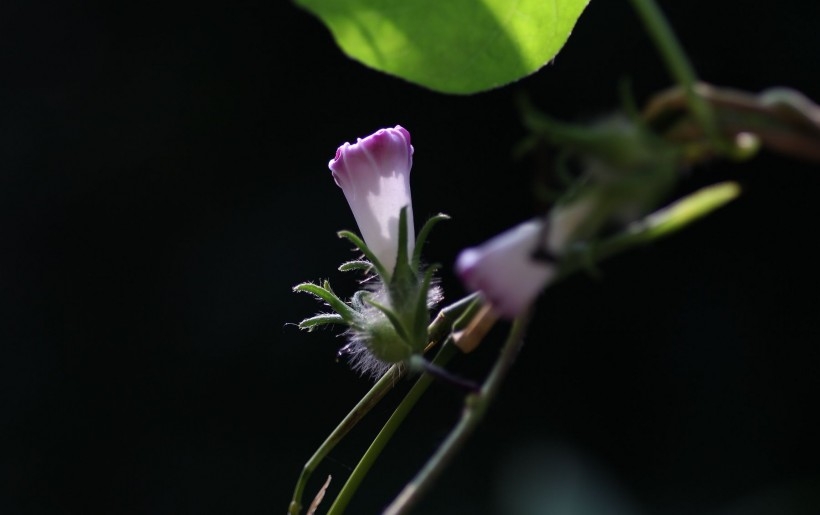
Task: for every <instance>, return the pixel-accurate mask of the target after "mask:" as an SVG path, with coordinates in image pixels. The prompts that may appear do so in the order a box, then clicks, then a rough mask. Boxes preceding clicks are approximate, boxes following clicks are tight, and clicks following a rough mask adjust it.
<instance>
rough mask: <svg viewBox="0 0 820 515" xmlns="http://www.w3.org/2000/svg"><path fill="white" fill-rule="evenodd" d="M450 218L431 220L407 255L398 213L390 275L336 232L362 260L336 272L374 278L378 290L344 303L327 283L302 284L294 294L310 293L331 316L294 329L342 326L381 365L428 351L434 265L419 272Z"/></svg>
mask: <svg viewBox="0 0 820 515" xmlns="http://www.w3.org/2000/svg"><path fill="white" fill-rule="evenodd" d="M447 219H449V217H448V216H447V215H444V214H438V215H436V216H433V217H431V218H430V219H429V220H428V221H427V222H426V223H425V224H424V226H423V227H422V229H421V231H420V232H419V235H418V237H417V238H416V242H415V248H414V250H413V253H412V255H411V254H410V253H409V252H408V251H407V249H408V246H407V241H408V234H407V232H408V231H407V207H404V208H402V209H401V211H400V213H399V234H398V242H397V243H398V246H399V247H398V252H397V256H396V263H395V264H394V266H393V267H392V270H390V272H388V268H387V267H385V264H384V263H381V262H379V260H378V259H377V258H376V256H375V255H374V254H373V252H371V251H370V249H369V248H368V247H367V244H366V243H365V242H364V241H363V240H362V239H361V238H360V237H359V236H357V235H356V234H354V233H352V232H350V231H340V232H339V237H341V238H345V239H347V240H349V241H350V242H351V243H353V244H354V245H355V246H356V248H357V249H358V250H359V251H361V253H362V254H363V255H364V259H359V260H354V261H348V262H346V263H344V264H342V265H341V266H340V267H339V270H340V271H353V270H356V271H360V272H363V273H365V274H373V273H375V274H376V275H377V276H378V277H379V279H381V284H380V285H377V286H376V287H374V288H372V289H368V290H359V291H357V292H356V293H355V294H354V295H353V296H351V297H350V299H349V300H348V301H343V300H342V299H340V298H339V297H338V296H336V294H335V293H334V292H333V290H332V289H331V288H330V284H329V283H328V282H327V281H324V283H323V284H322V285H321V286H320V285H318V284H313V283H302V284H299V285H297V286H296V287H294V291H298V292H304V293H309V294H311V295H313V296H314V297H316V298H317V299H319V300H321V301H323V302H324V303H325V304H326V305H327V306H329V307H330V308H331V309H332V310H333V313H320V314H317V315H315V316H312V317H309V318H306V319H305V320H303V321H302V322H300V323H299V328H300V329H304V330H307V331H311V330H313V329H315V328H316V327H318V326H321V325H328V324H336V325H343V326H347V327H348V328H349V329H350V330H351V332H352V333H353V334H354V335H355V336H354V337H355V338H356V339H357V340H358V341H361V342H362V343H364V344H365V345H366V346H367V348H368V350H369V351H370V352H371V353H372V354H373V355H374V356H375V357H376V358H378V359H379V360H381V361H383V362H385V363H398V362H403V361H405V360H407V359H408V358H409V357H410V356H412V355H413V354H420V353H421V352H422V351H423V350H424V347H425V346H426V345H427V341H428V334H427V327H428V325H429V322H430V314H429V309H428V306H427V304H428V298H429V297H430V289H431V288H433V284H432V283H433V275H434V273H435V271H436V270H437V269H438V267H437V266H436V265H433V266H427V267H422V265H421V251H422V248H423V246H424V243H425V241H426V240H427V237H428V236H429V234H430V231H431V229H432V228H433V226H434V225H435V224H437V223H438V222H440V221H442V220H447Z"/></svg>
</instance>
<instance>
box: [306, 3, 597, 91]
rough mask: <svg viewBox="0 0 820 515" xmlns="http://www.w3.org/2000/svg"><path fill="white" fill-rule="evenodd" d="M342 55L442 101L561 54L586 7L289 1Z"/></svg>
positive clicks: (531, 68)
mask: <svg viewBox="0 0 820 515" xmlns="http://www.w3.org/2000/svg"><path fill="white" fill-rule="evenodd" d="M295 2H296V3H297V4H298V5H300V6H302V7H304V8H305V9H307V10H308V11H310V12H312V13H313V14H315V15H316V16H318V17H319V18H320V19H321V20H322V21H323V22H324V23H325V24H326V25H327V26H328V28H329V29H330V31H331V32H332V33H333V36H334V38H335V39H336V42H337V43H338V45H339V46H340V47H341V48H342V50H343V51H344V52H345V53H346V54H347V55H348V56H350V57H352V58H353V59H356V60H358V61H360V62H362V63H363V64H365V65H367V66H370V67H372V68H375V69H377V70H380V71H383V72H385V73H389V74H391V75H396V76H398V77H401V78H403V79H406V80H408V81H410V82H414V83H416V84H419V85H421V86H425V87H427V88H430V89H433V90H436V91H439V92H442V93H461V94H467V93H476V92H479V91H485V90H488V89H492V88H496V87H499V86H503V85H505V84H509V83H511V82H514V81H516V80H518V79H521V78H522V77H525V76H527V75H530V74H531V73H533V72H535V71H537V70H538V69H540V68H541V67H542V66H544V65H545V64H547V63H548V62H549V61H550V60H551V59H552V58H553V57H555V55H556V54H557V53H558V51H559V50H561V47H563V46H564V43H565V42H566V40H567V38H568V37H569V35H570V32H572V28H573V27H574V26H575V22H576V20H577V19H578V17H579V16H581V13H582V12H583V10H584V8H585V7H586V6H587V4H588V3H589V0H295Z"/></svg>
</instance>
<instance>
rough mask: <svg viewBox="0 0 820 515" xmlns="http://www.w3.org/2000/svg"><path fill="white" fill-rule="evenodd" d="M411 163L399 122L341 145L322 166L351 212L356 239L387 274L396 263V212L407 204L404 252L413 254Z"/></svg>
mask: <svg viewBox="0 0 820 515" xmlns="http://www.w3.org/2000/svg"><path fill="white" fill-rule="evenodd" d="M412 165H413V146H412V145H411V144H410V133H409V132H407V130H406V129H404V128H403V127H401V126H399V125H396V127H394V128H392V129H390V128H388V129H380V130H378V131H376V132H375V133H374V134H371V135H370V136H368V137H366V138H364V139H362V138H359V139H358V140H357V141H356V143H353V144H352V145H351V144H350V143H345V144H344V145H342V146H341V147H339V149H338V150H337V151H336V157H334V158H333V159H332V160H331V161H330V163H329V164H328V166H329V168H330V170H331V171H332V172H333V178H334V180H335V181H336V184H337V185H339V187H341V188H342V191H343V192H344V194H345V197H346V198H347V203H348V204H349V205H350V209H351V210H352V211H353V216H354V217H355V218H356V223H357V224H358V225H359V231H360V232H361V234H362V238H363V239H364V241H365V243H366V244H367V246H368V247H369V248H370V250H371V251H372V252H373V254H375V256H376V258H378V260H379V261H380V262H381V263H382V265H384V266H385V267H386V268H387V269H388V270H389V271H391V272H392V271H393V268H394V267H395V265H396V256H397V251H398V245H399V244H398V236H399V212H400V211H401V208H403V207H404V206H407V238H408V243H407V246H408V249H407V251H408V254H412V252H413V243H414V240H415V230H414V227H413V205H412V199H411V197H410V168H411V167H412Z"/></svg>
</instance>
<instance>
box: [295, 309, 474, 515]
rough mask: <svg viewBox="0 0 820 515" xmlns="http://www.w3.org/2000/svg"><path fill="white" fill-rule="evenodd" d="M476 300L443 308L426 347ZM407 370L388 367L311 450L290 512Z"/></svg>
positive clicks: (441, 336) (299, 507)
mask: <svg viewBox="0 0 820 515" xmlns="http://www.w3.org/2000/svg"><path fill="white" fill-rule="evenodd" d="M476 302H478V296H477V295H476V294H472V295H468V296H467V297H464V298H462V299H460V300H458V301H456V302H454V303H452V304H450V305H449V306H447V307H445V308H442V310H441V311H439V313H438V315H437V316H436V318H435V320H433V322H432V323H431V324H430V326H429V327H428V334H429V343H428V345H427V349H425V350H429V349H431V348H432V347H434V346H435V345H437V344H438V343H439V342H441V341H442V340H443V339H444V338H445V337H446V336H447V335H448V334H450V331H451V329H452V327H453V324H454V323H455V322H457V321H458V320H460V317H462V315H463V314H464V313H465V311H466V310H467V309H468V308H470V307H472V306H474V305H475V303H476ZM405 373H406V368H405V367H399V366H395V365H394V366H393V367H391V368H390V369H389V370H388V371H387V372H386V373H385V374H384V375H383V376H382V377H381V379H379V380H378V381H377V382H376V384H374V385H373V387H372V388H371V389H370V391H369V392H367V393H366V394H365V396H364V397H362V399H361V400H360V401H359V402H358V403H357V404H356V406H354V407H353V409H352V410H350V412H349V413H348V414H347V415H346V416H345V418H344V419H343V420H342V421H341V422H340V423H339V425H338V426H336V428H335V429H334V430H333V431H332V432H331V433H330V435H328V437H327V438H326V439H325V441H324V442H322V444H321V445H320V446H319V448H318V449H316V451H315V452H314V453H313V456H311V457H310V459H309V460H308V461H307V462H306V463H305V465H304V467H303V468H302V473H301V474H300V475H299V479H298V480H297V482H296V488H295V489H294V492H293V498H292V499H291V502H290V507H289V508H288V514H289V515H298V514H299V512H300V511H301V510H302V494H303V493H304V491H305V487H306V485H307V482H308V480H309V479H310V476H311V474H312V473H313V471H314V470H316V467H318V466H319V463H321V462H322V460H323V459H324V458H325V457H326V456H327V455H328V454H329V453H330V451H332V450H333V448H334V447H336V445H337V444H338V443H339V442H340V441H342V439H343V438H344V437H345V436H346V435H347V433H348V432H349V431H350V430H351V429H352V428H353V427H354V426H355V425H356V424H357V423H358V422H359V420H361V419H362V418H363V417H364V416H365V415H366V414H367V413H368V412H369V411H370V409H371V408H373V406H375V405H376V404H378V402H379V401H380V400H381V399H382V398H383V397H384V396H385V395H386V394H387V392H388V391H390V390H391V389H392V388H393V386H394V385H395V384H396V382H398V380H399V379H400V378H401V377H402V376H403V375H404V374H405Z"/></svg>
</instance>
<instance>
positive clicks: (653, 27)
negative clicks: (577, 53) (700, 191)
mask: <svg viewBox="0 0 820 515" xmlns="http://www.w3.org/2000/svg"><path fill="white" fill-rule="evenodd" d="M631 2H632V6H633V7H634V8H635V10H636V11H637V12H638V15H639V16H640V18H641V20H642V21H643V23H644V26H645V27H646V30H647V31H648V32H649V36H650V37H651V38H652V40H653V41H654V42H655V44H656V45H657V46H658V50H659V51H660V53H661V55H662V56H663V59H664V61H665V62H666V66H667V67H668V68H669V72H670V73H671V74H672V77H674V79H675V80H676V81H677V82H678V84H680V86H681V87H682V88H683V90H684V92H685V95H686V99H687V103H688V104H689V109H691V110H692V113H693V114H694V116H695V118H696V119H697V120H698V122H699V123H700V125H701V126H702V127H703V130H704V131H705V132H706V134H707V136H708V137H709V139H710V140H711V141H712V142H713V143H714V144H715V146H716V147H717V148H718V149H721V150H726V147H727V145H726V144H725V142H724V140H723V138H721V136H720V131H719V130H718V125H717V118H716V117H715V114H714V112H713V111H712V108H711V107H710V106H709V104H708V103H707V102H706V101H705V100H704V99H703V98H701V97H700V96H699V95H698V94H697V93H696V92H695V84H696V83H697V76H696V75H695V69H694V67H693V66H692V63H691V62H689V58H688V57H687V56H686V53H685V52H684V51H683V47H682V46H681V44H680V42H679V41H678V39H677V37H676V36H675V33H674V32H673V31H672V27H671V26H670V25H669V22H668V21H667V20H666V17H665V16H664V15H663V12H661V10H660V9H659V8H658V6H657V5H656V4H655V2H654V1H653V0H631Z"/></svg>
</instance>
